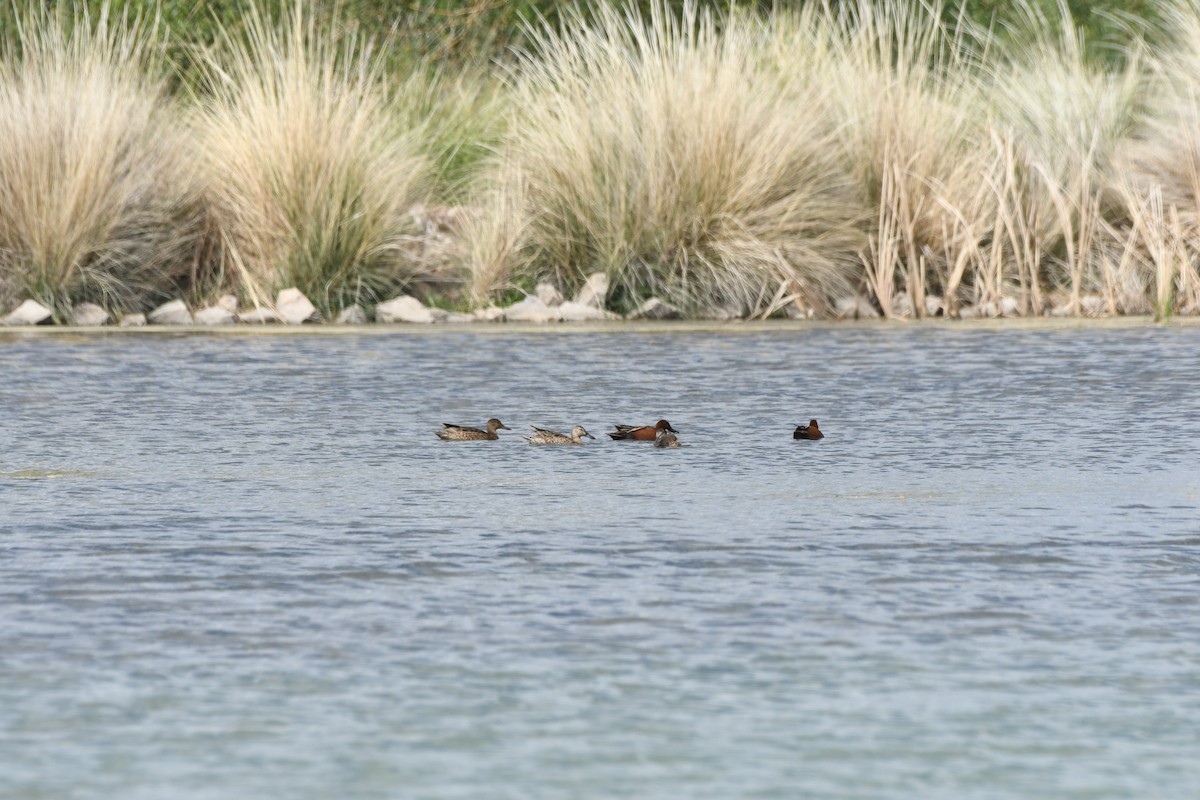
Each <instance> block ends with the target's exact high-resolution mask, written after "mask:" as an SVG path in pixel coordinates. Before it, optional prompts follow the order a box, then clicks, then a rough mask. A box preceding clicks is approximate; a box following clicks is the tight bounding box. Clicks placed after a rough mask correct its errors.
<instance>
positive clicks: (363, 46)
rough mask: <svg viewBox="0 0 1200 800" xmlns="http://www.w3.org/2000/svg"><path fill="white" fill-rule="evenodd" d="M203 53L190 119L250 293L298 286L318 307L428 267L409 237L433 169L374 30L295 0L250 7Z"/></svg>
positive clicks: (361, 298)
mask: <svg viewBox="0 0 1200 800" xmlns="http://www.w3.org/2000/svg"><path fill="white" fill-rule="evenodd" d="M224 44H225V46H226V47H225V51H224V52H223V53H221V54H219V55H218V56H217V57H215V58H214V59H213V60H212V61H211V63H210V65H209V66H210V67H211V71H210V82H209V86H208V87H207V88H208V90H209V92H208V94H209V96H208V97H207V99H206V100H205V101H204V104H203V107H202V108H201V111H200V114H199V117H198V124H197V130H198V135H199V137H200V140H201V142H202V144H203V150H204V153H205V167H206V175H207V178H208V183H209V192H210V194H211V196H212V197H213V201H214V204H215V208H216V213H217V217H218V220H219V224H220V227H221V229H222V231H223V233H224V236H225V238H226V242H227V246H228V249H229V256H230V259H231V261H233V262H234V267H232V268H231V272H235V273H236V274H238V275H240V277H241V284H242V288H243V291H244V292H245V293H246V294H247V295H249V296H250V297H251V299H256V298H266V297H272V296H273V293H274V291H275V290H277V289H280V288H284V287H287V286H296V287H299V288H300V289H301V290H302V291H303V292H304V293H305V294H306V295H308V297H309V298H310V299H311V300H312V301H313V302H314V303H315V304H316V305H317V306H318V307H319V308H321V309H322V310H323V311H325V312H327V313H328V312H334V311H336V310H338V309H340V308H342V307H344V306H347V305H351V304H353V303H356V302H370V301H373V300H376V299H379V298H381V297H384V296H386V295H387V294H388V293H390V292H392V291H394V290H396V289H397V288H399V287H401V286H404V285H407V284H410V283H413V282H418V281H421V280H427V279H430V278H431V277H432V276H430V275H428V274H426V273H425V272H424V271H423V268H422V265H421V264H420V262H419V260H418V259H416V258H414V257H413V255H412V254H411V251H410V248H409V242H410V241H411V238H412V234H413V233H414V224H413V221H412V219H411V216H410V215H409V214H408V210H409V208H410V206H412V205H413V203H415V202H416V201H418V200H420V199H422V198H423V197H424V194H425V191H426V188H427V183H428V180H429V175H430V165H429V161H428V159H427V158H426V157H425V156H424V155H423V154H422V153H421V151H420V148H419V146H418V143H417V137H416V135H415V134H414V132H413V131H412V130H409V129H405V128H403V127H402V126H400V125H399V124H398V122H397V119H396V118H395V116H394V114H393V113H392V109H391V108H390V101H389V97H388V94H387V91H386V85H385V82H384V80H383V75H382V73H381V72H380V64H379V61H378V60H377V59H376V58H375V55H374V51H373V49H372V47H371V45H370V44H369V43H366V42H361V41H359V40H357V39H355V38H354V37H352V36H351V37H348V38H345V39H339V38H337V37H335V36H333V35H332V34H331V33H330V32H329V31H327V30H324V29H322V28H320V27H318V26H317V24H316V22H315V17H314V16H313V15H310V14H307V13H306V12H305V10H304V7H303V5H302V4H300V3H299V2H297V3H296V4H295V5H294V6H292V7H291V9H290V10H289V11H288V12H287V13H286V14H285V15H284V19H283V20H282V22H281V23H280V24H279V25H278V26H276V25H273V24H272V23H271V22H270V21H269V20H268V19H267V18H266V17H265V15H264V14H263V13H262V12H261V11H257V10H256V11H253V12H252V13H251V14H250V16H249V17H248V19H247V21H246V24H245V26H244V36H242V37H238V38H234V37H232V36H226V37H225V41H224Z"/></svg>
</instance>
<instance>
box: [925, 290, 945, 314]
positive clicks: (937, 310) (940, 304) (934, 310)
mask: <svg viewBox="0 0 1200 800" xmlns="http://www.w3.org/2000/svg"><path fill="white" fill-rule="evenodd" d="M925 313H926V314H928V315H929V316H931V317H940V316H942V315H943V314H945V313H946V303H945V301H943V300H942V298H940V297H938V296H937V295H936V294H927V295H925Z"/></svg>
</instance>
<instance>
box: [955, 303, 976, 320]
mask: <svg viewBox="0 0 1200 800" xmlns="http://www.w3.org/2000/svg"><path fill="white" fill-rule="evenodd" d="M978 316H979V309H978V308H976V307H975V306H963V307H962V308H960V309H959V310H958V318H959V319H975V318H976V317H978Z"/></svg>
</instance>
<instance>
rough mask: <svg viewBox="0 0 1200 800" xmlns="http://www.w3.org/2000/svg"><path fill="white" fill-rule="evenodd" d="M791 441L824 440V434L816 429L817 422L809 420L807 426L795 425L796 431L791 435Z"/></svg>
mask: <svg viewBox="0 0 1200 800" xmlns="http://www.w3.org/2000/svg"><path fill="white" fill-rule="evenodd" d="M792 438H793V439H824V438H825V434H823V433H821V429H820V428H819V427H817V421H816V420H815V419H810V420H809V421H808V424H807V425H797V426H796V430H795V432H794V433H792Z"/></svg>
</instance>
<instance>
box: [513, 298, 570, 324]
mask: <svg viewBox="0 0 1200 800" xmlns="http://www.w3.org/2000/svg"><path fill="white" fill-rule="evenodd" d="M559 308H561V306H560V307H559ZM504 318H505V319H506V320H508V321H509V322H557V321H558V320H559V319H561V318H562V317H561V314H560V313H559V309H558V308H551V307H550V306H548V305H546V304H545V303H543V302H542V301H541V300H540V299H539V298H538V296H537V295H533V294H531V295H529V296H527V297H526V298H525V299H524V300H522V301H521V302H519V303H513V304H512V305H511V306H509V307H508V308H506V309H504Z"/></svg>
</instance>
